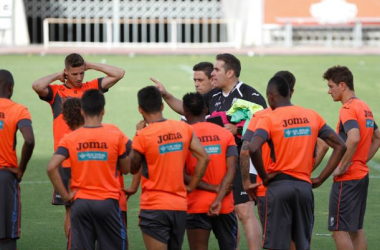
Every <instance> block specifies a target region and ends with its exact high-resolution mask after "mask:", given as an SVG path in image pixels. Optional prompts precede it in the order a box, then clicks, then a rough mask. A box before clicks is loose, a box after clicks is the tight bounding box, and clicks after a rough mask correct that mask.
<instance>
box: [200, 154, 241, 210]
mask: <svg viewBox="0 0 380 250" xmlns="http://www.w3.org/2000/svg"><path fill="white" fill-rule="evenodd" d="M226 163H227V172H226V174H225V175H224V177H223V180H222V182H221V183H220V188H219V191H218V194H217V196H216V198H215V200H214V201H213V203H211V205H210V208H209V211H208V213H207V214H208V215H209V216H217V215H219V212H220V210H221V209H222V201H223V199H224V197H225V196H226V195H227V194H228V193H229V192H230V191H231V185H232V182H233V180H234V178H235V175H236V164H237V156H228V157H227V158H226Z"/></svg>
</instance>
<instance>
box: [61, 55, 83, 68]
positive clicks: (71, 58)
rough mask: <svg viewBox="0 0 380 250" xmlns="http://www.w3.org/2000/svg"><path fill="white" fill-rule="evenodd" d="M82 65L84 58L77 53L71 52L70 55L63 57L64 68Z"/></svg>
mask: <svg viewBox="0 0 380 250" xmlns="http://www.w3.org/2000/svg"><path fill="white" fill-rule="evenodd" d="M83 65H84V59H83V57H82V56H81V55H79V54H77V53H71V54H70V55H68V56H66V59H65V67H66V69H69V67H71V68H76V67H80V66H83Z"/></svg>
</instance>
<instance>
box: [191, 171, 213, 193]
mask: <svg viewBox="0 0 380 250" xmlns="http://www.w3.org/2000/svg"><path fill="white" fill-rule="evenodd" d="M183 177H184V179H185V184H186V185H188V184H189V183H190V181H191V175H189V174H188V173H187V172H186V170H184V171H183ZM197 189H199V190H204V191H208V192H212V193H217V192H218V190H219V185H213V184H210V183H207V182H205V181H202V180H201V181H200V182H199V184H198V186H197Z"/></svg>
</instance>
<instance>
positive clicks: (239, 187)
mask: <svg viewBox="0 0 380 250" xmlns="http://www.w3.org/2000/svg"><path fill="white" fill-rule="evenodd" d="M249 177H250V179H251V182H252V183H256V175H255V174H249ZM232 183H233V189H232V192H233V196H234V205H235V206H236V205H239V204H242V203H246V202H248V201H249V197H248V195H247V192H245V191H244V188H243V181H242V179H241V173H240V172H237V173H236V175H235V179H234V181H233V182H232Z"/></svg>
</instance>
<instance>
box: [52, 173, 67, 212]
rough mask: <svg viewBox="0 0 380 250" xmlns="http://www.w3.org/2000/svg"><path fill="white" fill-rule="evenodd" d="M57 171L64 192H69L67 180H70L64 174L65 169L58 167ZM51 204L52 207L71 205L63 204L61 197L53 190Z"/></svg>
mask: <svg viewBox="0 0 380 250" xmlns="http://www.w3.org/2000/svg"><path fill="white" fill-rule="evenodd" d="M58 171H59V175H60V176H61V179H62V182H63V185H64V186H65V188H66V190H69V179H70V178H69V176H67V174H66V172H67V171H66V168H63V167H62V166H59V168H58ZM51 204H53V205H65V206H70V205H71V203H70V202H64V201H63V200H62V197H61V195H60V194H59V193H58V192H57V190H55V189H54V190H53V198H52V201H51Z"/></svg>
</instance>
